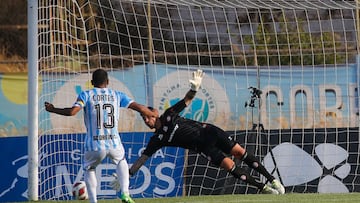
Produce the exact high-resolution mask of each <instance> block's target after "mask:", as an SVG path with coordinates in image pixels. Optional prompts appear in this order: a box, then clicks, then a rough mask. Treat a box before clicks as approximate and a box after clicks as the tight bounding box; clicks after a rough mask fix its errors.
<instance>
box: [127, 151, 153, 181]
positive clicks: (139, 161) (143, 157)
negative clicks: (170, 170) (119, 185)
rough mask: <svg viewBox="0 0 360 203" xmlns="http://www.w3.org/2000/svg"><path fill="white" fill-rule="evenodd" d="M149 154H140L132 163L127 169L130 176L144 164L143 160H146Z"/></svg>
mask: <svg viewBox="0 0 360 203" xmlns="http://www.w3.org/2000/svg"><path fill="white" fill-rule="evenodd" d="M148 158H149V156H148V155H145V154H142V155H141V156H140V157H139V158H138V159H137V160H136V161H135V162H134V163H133V165H131V167H130V169H129V174H130V175H131V176H132V175H134V174H135V173H136V172H137V171H138V170H139V169H140V168H141V166H142V165H144V164H145V162H146V161H147V160H148Z"/></svg>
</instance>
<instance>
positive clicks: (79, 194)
mask: <svg viewBox="0 0 360 203" xmlns="http://www.w3.org/2000/svg"><path fill="white" fill-rule="evenodd" d="M72 194H73V196H74V198H75V199H77V200H86V199H88V193H87V189H86V184H85V182H84V181H79V182H76V183H75V184H74V185H73V188H72Z"/></svg>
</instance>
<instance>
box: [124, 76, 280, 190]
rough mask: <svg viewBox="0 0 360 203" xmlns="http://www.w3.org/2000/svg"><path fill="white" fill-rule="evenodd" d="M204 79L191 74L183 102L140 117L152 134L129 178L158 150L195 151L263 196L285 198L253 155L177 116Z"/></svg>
mask: <svg viewBox="0 0 360 203" xmlns="http://www.w3.org/2000/svg"><path fill="white" fill-rule="evenodd" d="M203 76H204V72H203V71H202V70H197V71H195V72H193V78H192V80H190V85H191V89H190V90H189V91H188V92H187V93H186V95H185V97H184V98H183V99H182V100H180V101H179V102H177V103H176V104H175V105H173V106H171V107H170V108H168V109H167V110H166V111H165V112H164V113H163V114H162V115H161V116H160V117H159V116H156V117H149V116H145V115H142V118H143V120H144V122H145V124H146V125H147V126H148V127H149V128H151V129H155V132H154V135H153V136H152V137H151V138H150V141H149V143H148V144H147V146H146V149H145V150H144V151H143V153H142V155H141V156H140V158H139V159H138V160H136V161H135V163H134V164H133V165H132V166H131V168H130V170H129V171H130V175H133V174H135V173H136V172H137V171H138V170H139V168H140V167H141V166H142V165H143V164H144V163H145V162H146V160H147V159H148V158H149V157H150V156H152V155H153V154H154V153H155V152H156V151H157V150H158V149H160V148H162V147H164V146H173V147H181V148H185V149H190V150H194V151H196V152H197V153H199V154H202V155H205V157H207V158H208V159H209V161H210V162H212V163H213V164H215V165H216V166H218V167H221V168H223V169H225V170H226V171H228V172H229V173H231V174H232V175H233V176H234V177H235V178H238V179H240V180H242V181H244V182H246V183H248V184H250V185H253V186H256V187H257V188H258V189H259V190H260V191H261V192H262V193H265V194H284V193H285V188H284V187H283V185H282V184H281V183H280V181H278V180H276V179H275V178H274V177H273V176H272V175H271V174H270V173H269V172H268V171H267V170H266V169H265V167H264V166H263V165H262V164H261V163H260V162H259V161H258V160H257V159H256V158H255V156H254V155H252V154H250V153H248V152H247V151H246V150H245V149H244V148H243V147H241V146H240V145H239V144H238V143H236V142H235V141H233V140H232V139H231V137H230V136H229V135H228V134H227V133H226V132H225V131H224V130H222V129H220V128H219V127H217V126H214V125H212V124H209V123H201V122H197V121H194V120H190V119H186V118H183V117H181V116H179V113H180V112H181V111H182V110H184V108H185V107H187V106H188V105H189V104H190V103H191V101H192V99H193V98H194V96H195V94H196V92H197V91H198V90H199V88H200V85H201V82H202V78H203ZM149 109H150V110H151V111H153V112H155V113H156V114H157V115H159V113H158V111H157V110H156V109H154V108H152V107H149ZM227 155H232V156H234V157H235V158H237V159H239V160H242V161H244V162H245V163H246V164H247V165H248V166H249V167H251V168H253V169H254V170H255V171H257V172H259V173H261V174H262V175H263V176H265V177H266V178H267V180H268V181H269V182H270V184H269V185H267V184H264V183H262V182H258V181H257V180H256V179H255V178H254V177H252V176H250V174H249V173H248V172H247V170H245V169H243V168H241V167H240V166H237V165H236V164H235V162H234V161H233V160H232V159H231V158H229V157H228V156H227Z"/></svg>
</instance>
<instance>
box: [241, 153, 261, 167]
mask: <svg viewBox="0 0 360 203" xmlns="http://www.w3.org/2000/svg"><path fill="white" fill-rule="evenodd" d="M242 160H243V161H244V162H245V163H246V164H247V165H248V166H250V167H252V168H257V167H259V161H258V160H257V159H256V157H255V156H254V155H252V154H249V153H247V152H246V153H245V154H244V156H243V158H242Z"/></svg>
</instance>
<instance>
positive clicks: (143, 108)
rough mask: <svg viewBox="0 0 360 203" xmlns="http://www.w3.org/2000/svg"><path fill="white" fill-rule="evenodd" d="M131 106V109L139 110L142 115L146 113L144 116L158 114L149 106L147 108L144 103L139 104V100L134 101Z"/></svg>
mask: <svg viewBox="0 0 360 203" xmlns="http://www.w3.org/2000/svg"><path fill="white" fill-rule="evenodd" d="M129 108H130V109H133V110H135V111H137V112H139V113H140V114H141V115H144V116H148V117H155V116H157V114H156V113H155V112H153V111H151V110H150V109H149V108H147V107H146V106H144V105H142V104H139V103H137V102H132V103H131V104H130V105H129Z"/></svg>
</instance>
